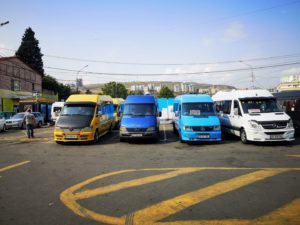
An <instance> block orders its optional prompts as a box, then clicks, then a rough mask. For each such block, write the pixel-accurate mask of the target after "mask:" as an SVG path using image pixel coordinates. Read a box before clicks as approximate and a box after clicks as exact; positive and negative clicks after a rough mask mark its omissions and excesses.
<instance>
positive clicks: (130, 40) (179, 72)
mask: <svg viewBox="0 0 300 225" xmlns="http://www.w3.org/2000/svg"><path fill="white" fill-rule="evenodd" d="M299 15H300V0H298V1H295V0H294V1H293V0H273V1H271V0H251V1H246V0H226V1H225V0H201V1H197V0H181V1H179V0H151V1H150V0H148V1H144V0H135V1H133V0H132V1H124V0H123V1H122V0H119V1H117V0H106V1H104V0H103V1H101V0H97V1H96V0H86V1H83V0H82V1H79V0H77V1H76V0H73V1H71V0H69V1H67V0H51V1H37V0H36V1H34V0H27V1H21V0H20V1H15V0H10V1H1V7H0V22H1V23H2V22H5V21H9V24H7V25H5V26H2V27H0V55H1V56H11V55H13V54H14V52H13V51H11V50H16V49H18V47H19V45H20V43H21V38H22V36H23V34H24V31H25V29H26V28H28V27H31V28H32V29H33V30H34V32H35V36H36V38H37V39H38V40H39V43H40V47H41V51H42V53H43V54H44V55H45V56H44V57H43V61H44V67H45V72H46V73H47V74H50V75H51V76H54V77H55V78H57V79H58V80H59V81H61V82H68V81H69V80H70V81H72V80H75V79H76V77H77V74H78V76H79V77H80V78H82V79H83V81H84V84H93V83H106V82H109V81H119V82H125V81H182V82H191V81H193V82H199V83H211V84H227V85H233V86H236V87H238V88H248V87H251V86H252V85H253V84H252V82H251V73H252V72H253V74H254V77H255V79H254V86H257V87H261V88H272V87H275V86H276V85H278V83H279V82H280V77H281V76H282V75H284V74H294V73H300V16H299ZM7 49H11V50H7ZM286 55H289V56H288V57H278V58H270V57H273V56H286ZM50 56H59V57H69V58H79V59H83V60H67V59H63V58H54V57H50ZM259 58H266V59H264V60H249V59H259ZM85 60H87V61H85ZM95 61H97V62H95ZM99 61H105V62H122V63H123V62H125V63H137V64H148V65H134V64H114V63H101V62H99ZM224 61H225V62H227V61H234V62H233V63H220V62H224ZM291 63H293V64H291ZM149 64H160V65H149ZM161 64H163V65H161ZM170 64H178V65H170ZM186 64H187V65H186ZM281 64H291V65H286V66H280V67H268V68H264V69H253V70H251V69H250V68H251V67H252V68H257V67H264V66H273V65H281ZM86 65H88V66H87V67H85V66H86ZM49 67H52V68H63V69H70V70H74V71H63V70H57V69H51V68H49ZM83 67H85V68H84V69H83V70H82V71H81V72H79V73H77V72H76V71H79V70H80V69H81V68H83ZM236 69H247V70H241V71H230V70H236ZM220 70H221V71H223V70H225V71H226V70H227V72H222V73H220V72H216V71H220ZM228 70H229V71H228ZM88 72H95V74H91V73H88ZM98 73H99V74H98ZM100 73H101V74H100ZM106 73H110V75H107V74H106ZM111 73H112V74H114V73H116V74H130V75H131V76H124V75H122V76H121V75H111ZM170 73H171V74H174V73H175V74H176V75H167V74H170ZM188 73H195V74H188ZM145 74H160V75H159V76H157V75H155V76H154V75H149V76H146V75H145Z"/></svg>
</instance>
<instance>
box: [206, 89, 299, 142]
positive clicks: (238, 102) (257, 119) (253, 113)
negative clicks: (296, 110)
mask: <svg viewBox="0 0 300 225" xmlns="http://www.w3.org/2000/svg"><path fill="white" fill-rule="evenodd" d="M212 98H213V100H214V102H215V105H216V110H217V112H218V114H219V119H220V122H221V126H222V130H224V131H225V132H228V133H232V134H234V135H236V136H239V137H240V138H241V141H242V142H243V143H244V144H246V143H247V142H248V141H260V142H263V141H293V140H294V133H295V130H294V127H293V122H292V120H291V118H290V117H289V116H288V115H287V114H286V113H285V112H282V111H281V110H280V108H279V107H278V105H277V102H276V99H275V97H274V96H273V95H272V94H271V93H270V92H269V91H267V90H232V91H230V92H222V91H220V92H217V93H216V94H215V95H214V96H212Z"/></svg>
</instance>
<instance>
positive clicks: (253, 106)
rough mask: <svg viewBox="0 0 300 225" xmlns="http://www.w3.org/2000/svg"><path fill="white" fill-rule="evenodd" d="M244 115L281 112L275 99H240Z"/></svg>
mask: <svg viewBox="0 0 300 225" xmlns="http://www.w3.org/2000/svg"><path fill="white" fill-rule="evenodd" d="M240 101H241V104H242V108H243V111H244V113H249V114H251V113H270V112H281V110H280V109H279V107H278V105H277V102H276V100H275V99H274V98H262V99H259V98H255V99H240Z"/></svg>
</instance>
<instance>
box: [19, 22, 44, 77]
mask: <svg viewBox="0 0 300 225" xmlns="http://www.w3.org/2000/svg"><path fill="white" fill-rule="evenodd" d="M34 34H35V33H34V31H33V30H32V29H31V28H30V27H29V28H27V29H26V30H25V33H24V35H23V37H22V42H21V45H20V47H19V49H18V50H17V51H16V56H18V57H19V58H20V59H21V60H22V61H23V62H24V63H26V64H27V65H28V66H30V67H31V68H32V69H34V70H36V71H37V72H39V73H40V74H41V75H42V76H44V63H43V60H42V57H43V54H42V53H41V49H40V47H39V41H38V40H37V39H36V38H35V37H34Z"/></svg>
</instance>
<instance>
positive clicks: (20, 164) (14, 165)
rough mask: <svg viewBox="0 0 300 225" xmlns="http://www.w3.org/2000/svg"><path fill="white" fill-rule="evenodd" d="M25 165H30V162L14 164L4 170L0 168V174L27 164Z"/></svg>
mask: <svg viewBox="0 0 300 225" xmlns="http://www.w3.org/2000/svg"><path fill="white" fill-rule="evenodd" d="M27 163H30V161H24V162H20V163H16V164H13V165H10V166H7V167H4V168H0V172H4V171H6V170H10V169H13V168H15V167H18V166H22V165H24V164H27Z"/></svg>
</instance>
